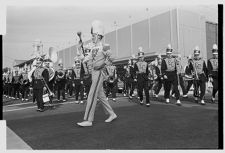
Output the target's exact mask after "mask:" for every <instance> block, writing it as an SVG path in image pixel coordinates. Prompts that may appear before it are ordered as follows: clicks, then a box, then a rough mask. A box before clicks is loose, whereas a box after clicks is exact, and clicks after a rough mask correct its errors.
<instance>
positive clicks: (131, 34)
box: [129, 15, 133, 55]
mask: <svg viewBox="0 0 225 153" xmlns="http://www.w3.org/2000/svg"><path fill="white" fill-rule="evenodd" d="M131 18H132V16H131V15H129V20H130V36H131V38H130V42H131V43H130V49H131V55H132V54H133V44H132V43H133V32H132V23H131Z"/></svg>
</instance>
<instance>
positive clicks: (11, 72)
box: [8, 70, 14, 99]
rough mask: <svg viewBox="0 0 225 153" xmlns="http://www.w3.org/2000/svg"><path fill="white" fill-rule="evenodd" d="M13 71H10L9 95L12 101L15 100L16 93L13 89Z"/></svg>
mask: <svg viewBox="0 0 225 153" xmlns="http://www.w3.org/2000/svg"><path fill="white" fill-rule="evenodd" d="M12 81H13V71H12V70H9V71H8V95H9V98H10V99H11V98H12V99H14V97H13V93H14V88H13V82H12Z"/></svg>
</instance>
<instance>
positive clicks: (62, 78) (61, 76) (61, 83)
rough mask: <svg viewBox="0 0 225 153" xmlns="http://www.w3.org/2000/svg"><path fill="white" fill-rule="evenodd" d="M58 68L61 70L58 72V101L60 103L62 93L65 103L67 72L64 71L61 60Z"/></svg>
mask: <svg viewBox="0 0 225 153" xmlns="http://www.w3.org/2000/svg"><path fill="white" fill-rule="evenodd" d="M58 66H59V69H58V70H57V71H56V86H57V99H58V101H60V93H62V97H63V101H64V102H65V101H66V98H65V87H66V72H65V70H64V69H63V63H62V60H61V59H60V60H59V63H58Z"/></svg>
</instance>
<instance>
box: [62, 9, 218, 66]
mask: <svg viewBox="0 0 225 153" xmlns="http://www.w3.org/2000/svg"><path fill="white" fill-rule="evenodd" d="M217 33H218V32H217V24H215V23H211V22H209V21H206V19H205V17H204V16H201V15H199V14H196V13H192V12H189V11H185V10H181V9H174V10H171V11H168V12H165V13H162V14H160V15H157V16H154V17H151V18H148V19H146V20H143V21H140V22H138V23H134V24H131V25H129V26H126V27H123V28H120V29H117V30H114V31H112V32H110V33H106V34H105V36H104V42H105V43H108V44H110V47H111V51H112V54H113V55H114V57H115V58H116V60H115V64H116V65H118V64H120V65H121V64H124V63H127V60H128V59H129V58H130V57H131V55H132V54H135V55H137V52H138V47H139V46H142V47H143V50H144V51H145V55H146V59H147V61H151V60H153V59H154V58H155V57H156V55H157V54H159V53H160V54H162V55H163V54H165V49H166V47H167V45H168V44H169V43H171V45H172V47H173V49H174V51H173V53H174V54H180V55H181V56H182V58H183V59H184V60H183V61H184V62H186V60H185V59H186V57H188V56H189V55H191V54H193V49H194V48H195V46H199V48H200V50H201V56H202V57H203V58H204V59H205V60H207V59H208V58H210V57H211V48H212V44H213V43H217ZM87 42H88V41H87ZM87 42H85V43H87ZM85 43H84V44H85ZM76 50H77V45H74V46H71V47H68V48H66V49H63V50H60V51H59V52H58V57H59V58H61V59H62V61H63V64H64V66H65V67H72V66H73V64H74V62H73V59H74V57H75V56H76Z"/></svg>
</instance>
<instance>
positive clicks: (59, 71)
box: [57, 70, 65, 79]
mask: <svg viewBox="0 0 225 153" xmlns="http://www.w3.org/2000/svg"><path fill="white" fill-rule="evenodd" d="M64 76H65V73H64V71H63V70H58V74H57V78H58V79H62V78H63V77H64Z"/></svg>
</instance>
